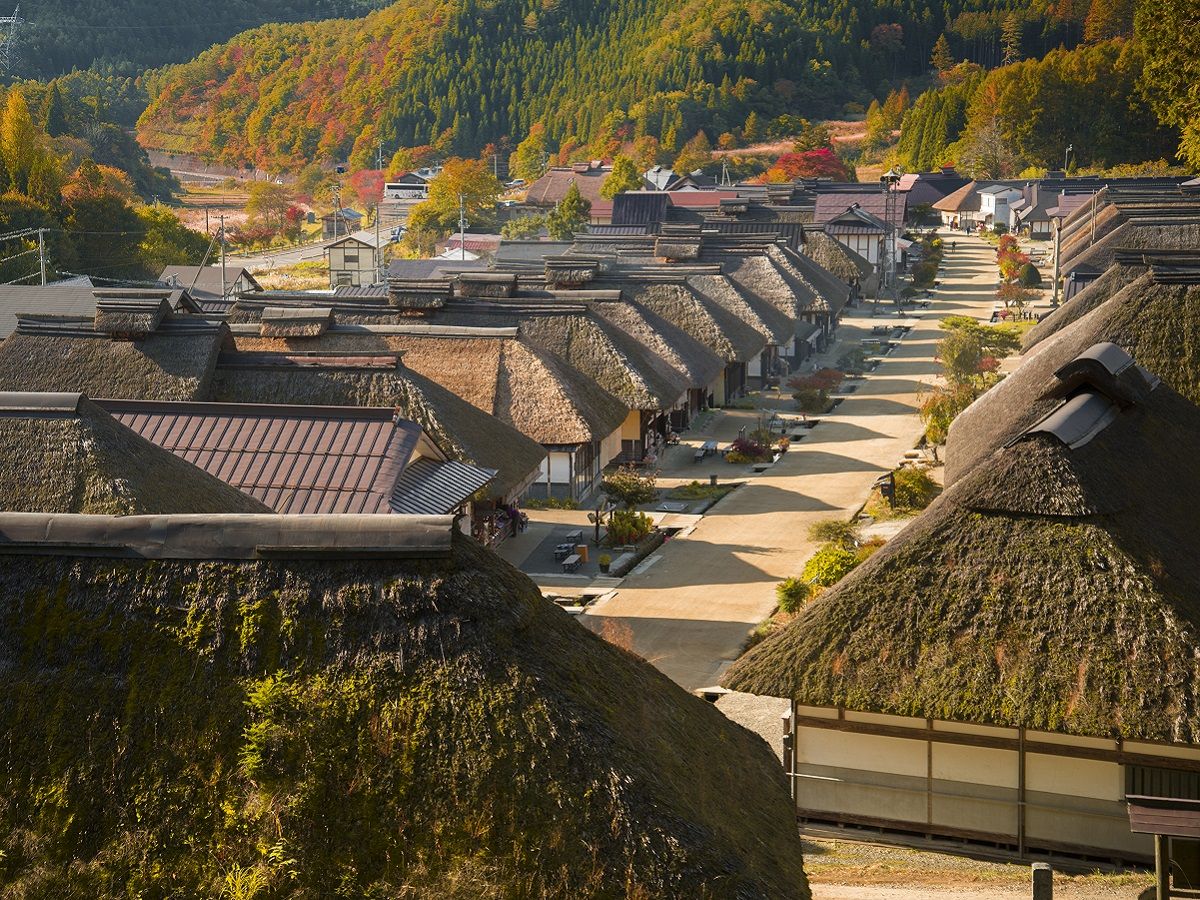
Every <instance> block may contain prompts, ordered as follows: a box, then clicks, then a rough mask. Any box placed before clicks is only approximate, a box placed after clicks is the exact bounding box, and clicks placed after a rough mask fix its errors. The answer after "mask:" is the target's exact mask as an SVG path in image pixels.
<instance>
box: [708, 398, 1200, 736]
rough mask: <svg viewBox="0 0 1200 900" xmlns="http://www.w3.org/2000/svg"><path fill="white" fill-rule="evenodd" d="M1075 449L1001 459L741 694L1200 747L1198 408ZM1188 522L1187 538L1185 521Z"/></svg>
mask: <svg viewBox="0 0 1200 900" xmlns="http://www.w3.org/2000/svg"><path fill="white" fill-rule="evenodd" d="M1112 415H1113V418H1112V419H1111V421H1110V422H1109V423H1108V424H1107V425H1106V426H1105V427H1103V428H1102V429H1101V430H1100V431H1099V432H1098V433H1097V434H1096V435H1095V436H1094V437H1093V438H1092V439H1091V440H1090V441H1087V442H1085V443H1083V444H1082V445H1079V446H1076V447H1074V448H1070V447H1068V446H1066V445H1065V444H1063V443H1062V441H1061V440H1059V439H1058V438H1056V437H1054V436H1053V435H1051V434H1047V433H1040V432H1036V433H1031V434H1026V435H1025V436H1024V437H1021V438H1018V439H1017V440H1016V441H1015V442H1014V443H1012V444H1010V445H1009V446H1006V447H1001V448H1000V449H997V450H995V452H994V453H992V454H991V455H990V456H989V457H988V459H987V464H986V465H981V466H977V467H976V468H974V469H973V470H971V471H970V472H969V473H968V474H967V475H965V476H964V477H963V478H962V479H960V480H959V481H957V482H955V483H954V484H953V485H951V486H950V487H949V488H948V489H947V490H946V491H945V493H944V494H943V495H942V496H941V497H939V498H938V499H937V500H936V501H935V502H934V503H933V504H932V505H931V506H930V507H929V509H928V510H926V511H925V512H924V513H923V514H922V515H921V516H920V517H918V519H917V520H915V521H914V522H912V523H911V524H910V525H909V526H908V527H906V528H905V529H904V530H903V531H902V532H901V533H900V534H899V535H898V536H897V537H896V538H894V539H893V540H892V541H891V542H889V543H888V545H887V546H885V547H884V548H883V549H882V550H880V551H879V552H878V553H877V554H875V555H874V556H873V557H871V559H869V560H868V561H867V562H865V563H864V564H863V565H862V566H860V567H859V568H858V569H856V570H855V571H853V572H852V573H851V574H850V575H849V576H847V577H846V578H844V579H843V580H842V581H841V582H840V583H839V584H838V585H836V586H835V587H834V588H832V589H830V590H829V591H827V592H826V593H825V594H823V595H822V596H821V597H820V598H819V599H818V600H817V601H816V602H814V603H813V604H812V605H811V606H810V607H809V608H808V609H807V610H806V611H805V612H804V613H802V614H801V615H800V616H799V617H798V618H797V619H796V620H795V621H794V622H793V623H792V624H790V625H789V626H788V627H787V628H786V629H784V630H783V631H782V632H781V633H780V634H778V635H775V636H772V637H771V638H768V639H767V640H766V641H765V642H763V643H762V644H761V645H759V646H758V647H756V648H755V649H754V650H752V651H750V653H748V654H747V655H746V656H744V657H743V658H742V659H741V660H739V661H738V662H737V663H735V664H734V666H733V668H732V669H731V670H730V671H729V673H728V674H727V675H726V677H725V679H724V684H725V685H726V686H727V687H730V688H733V689H735V690H742V691H750V692H753V693H765V694H771V695H774V696H790V697H794V698H795V699H797V700H798V701H799V702H801V703H810V704H817V705H831V706H845V707H847V708H852V709H855V710H865V711H874V712H883V713H895V714H901V715H909V716H920V717H931V718H937V719H950V720H956V721H964V722H975V723H988V724H997V725H1008V726H1019V725H1023V726H1027V727H1031V728H1037V729H1044V730H1049V731H1061V732H1067V733H1072V734H1081V735H1095V736H1105V737H1112V736H1116V735H1120V736H1123V737H1126V738H1131V739H1132V738H1138V739H1144V740H1167V741H1181V742H1187V743H1194V742H1196V741H1197V740H1200V667H1198V666H1197V662H1196V655H1195V647H1196V646H1197V644H1198V643H1200V604H1198V603H1197V600H1196V598H1197V596H1200V552H1198V551H1200V546H1198V545H1197V541H1196V538H1195V532H1194V529H1193V528H1191V527H1190V525H1188V524H1185V523H1190V521H1191V520H1192V518H1194V515H1193V513H1194V509H1195V505H1196V503H1197V502H1200V469H1198V468H1197V466H1196V465H1195V458H1196V454H1197V453H1200V440H1198V438H1200V410H1197V408H1196V407H1195V406H1194V405H1193V404H1191V403H1190V402H1188V401H1187V400H1185V399H1184V398H1182V397H1180V396H1179V395H1178V394H1176V393H1175V392H1174V391H1172V390H1171V389H1170V388H1168V387H1167V386H1166V385H1160V386H1159V387H1158V388H1157V389H1156V390H1154V391H1153V392H1152V393H1150V394H1149V395H1148V396H1147V397H1146V398H1145V400H1144V401H1143V402H1142V403H1140V404H1138V405H1136V406H1132V407H1129V408H1126V409H1123V410H1120V409H1117V410H1115V411H1114V412H1113V414H1112ZM1170 523H1175V524H1170Z"/></svg>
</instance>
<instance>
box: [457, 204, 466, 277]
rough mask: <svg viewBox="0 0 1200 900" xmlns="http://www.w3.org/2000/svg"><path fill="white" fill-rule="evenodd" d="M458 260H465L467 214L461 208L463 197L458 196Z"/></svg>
mask: <svg viewBox="0 0 1200 900" xmlns="http://www.w3.org/2000/svg"><path fill="white" fill-rule="evenodd" d="M458 258H459V259H461V260H463V261H464V262H465V261H466V258H467V214H466V209H465V208H464V207H463V195H462V194H459V195H458Z"/></svg>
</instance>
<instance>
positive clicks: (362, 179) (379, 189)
mask: <svg viewBox="0 0 1200 900" xmlns="http://www.w3.org/2000/svg"><path fill="white" fill-rule="evenodd" d="M386 180H387V176H386V175H385V174H384V173H383V171H382V170H380V169H359V170H358V171H357V172H353V173H351V175H350V177H349V178H347V179H346V184H347V187H348V188H349V189H350V192H351V193H353V194H354V196H355V197H357V198H358V201H359V202H360V203H362V205H363V206H365V207H366V208H367V209H368V210H374V209H378V208H379V204H380V203H382V202H383V185H384V183H385V182H386Z"/></svg>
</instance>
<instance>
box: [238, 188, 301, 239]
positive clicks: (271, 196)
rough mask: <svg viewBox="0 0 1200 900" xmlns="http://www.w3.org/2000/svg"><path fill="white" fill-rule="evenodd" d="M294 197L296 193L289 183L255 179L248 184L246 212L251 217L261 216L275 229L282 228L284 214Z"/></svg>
mask: <svg viewBox="0 0 1200 900" xmlns="http://www.w3.org/2000/svg"><path fill="white" fill-rule="evenodd" d="M295 199H296V195H295V193H294V192H293V191H292V189H291V187H290V186H289V185H286V184H276V183H275V182H273V181H256V182H254V183H253V184H251V185H250V190H249V191H248V198H247V200H246V212H247V213H249V214H250V216H251V217H252V218H255V217H257V218H261V219H262V220H263V221H265V222H267V223H268V224H270V225H272V226H273V227H275V228H276V229H280V230H282V229H283V225H284V216H285V215H286V214H287V210H288V207H289V206H291V205H292V203H294V202H295Z"/></svg>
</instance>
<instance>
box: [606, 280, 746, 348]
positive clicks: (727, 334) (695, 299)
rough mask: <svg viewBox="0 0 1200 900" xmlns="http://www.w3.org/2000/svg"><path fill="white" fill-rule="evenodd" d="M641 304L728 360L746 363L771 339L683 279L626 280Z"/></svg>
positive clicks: (632, 295)
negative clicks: (664, 280) (665, 280)
mask: <svg viewBox="0 0 1200 900" xmlns="http://www.w3.org/2000/svg"><path fill="white" fill-rule="evenodd" d="M621 286H622V288H623V289H624V290H625V292H626V293H627V294H628V295H629V296H630V297H632V298H633V299H634V300H635V301H636V302H637V303H639V304H641V305H642V306H645V307H646V308H647V309H649V310H650V311H651V312H653V313H655V314H656V315H659V316H661V317H662V318H664V319H666V320H667V321H668V322H671V323H672V324H674V325H675V326H676V327H678V328H680V329H682V330H683V331H685V332H687V333H688V334H690V335H691V336H692V337H694V338H695V339H696V340H698V341H699V342H700V343H701V344H703V345H704V346H706V347H708V348H709V349H710V350H712V351H713V352H714V353H716V354H717V356H719V357H720V358H721V359H722V360H724V361H725V362H726V363H732V362H746V361H748V360H751V359H753V358H754V357H755V356H757V355H758V354H760V353H762V351H763V348H764V347H766V343H767V340H766V338H765V337H764V336H763V335H762V334H760V333H759V332H758V331H757V330H755V328H754V326H753V325H751V324H749V323H748V322H747V321H746V320H744V319H742V318H740V317H738V316H737V315H736V314H735V313H733V312H730V311H729V310H728V309H726V308H725V307H723V306H722V305H721V304H719V303H717V302H715V301H714V300H712V299H711V298H709V297H708V296H706V295H704V294H701V293H700V292H697V291H693V290H692V289H691V288H690V287H689V286H688V284H687V283H686V282H685V281H684V280H682V279H680V280H679V281H672V282H657V281H645V282H638V281H628V282H627V281H623V282H621Z"/></svg>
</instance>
